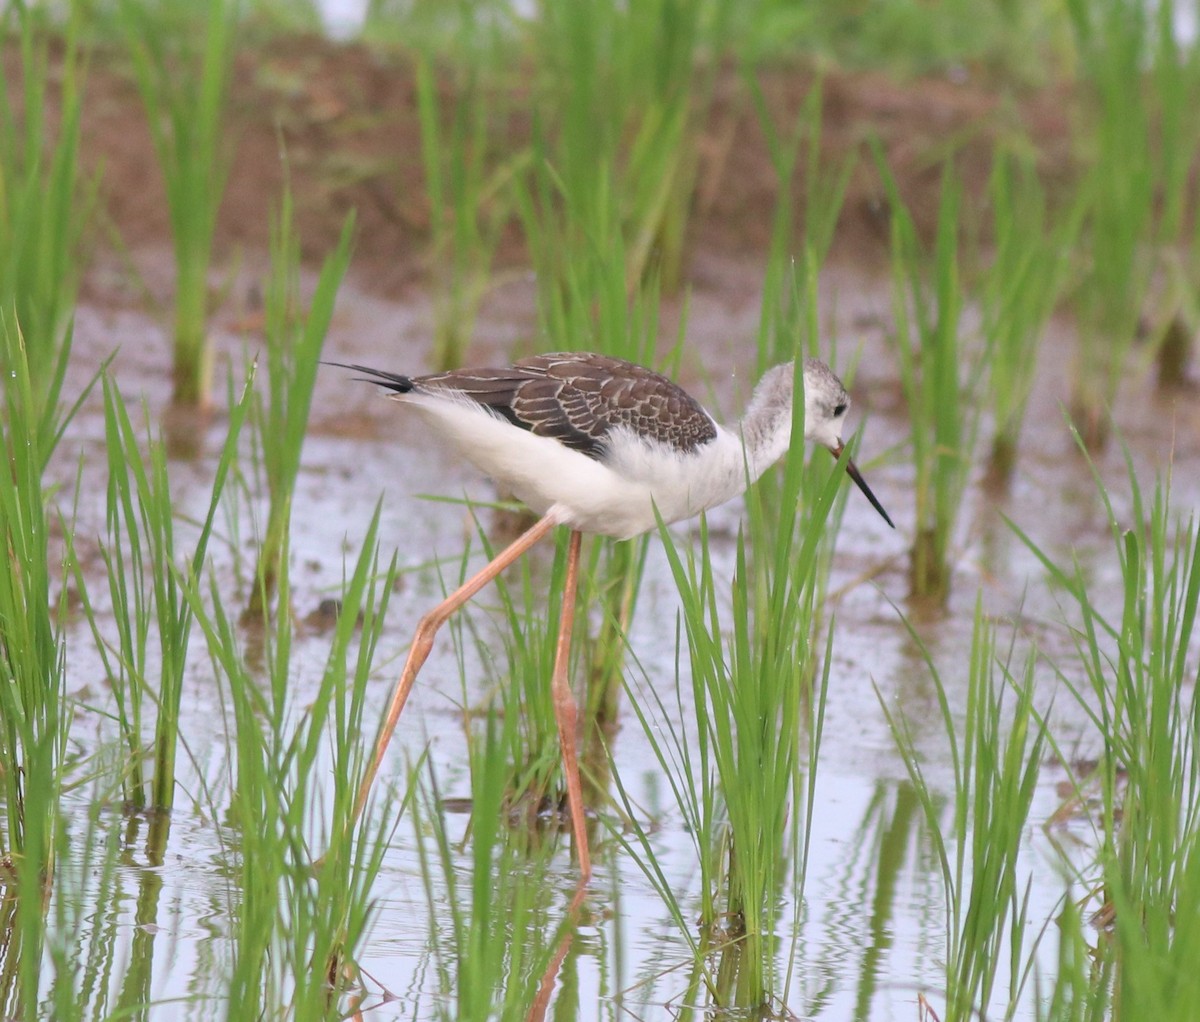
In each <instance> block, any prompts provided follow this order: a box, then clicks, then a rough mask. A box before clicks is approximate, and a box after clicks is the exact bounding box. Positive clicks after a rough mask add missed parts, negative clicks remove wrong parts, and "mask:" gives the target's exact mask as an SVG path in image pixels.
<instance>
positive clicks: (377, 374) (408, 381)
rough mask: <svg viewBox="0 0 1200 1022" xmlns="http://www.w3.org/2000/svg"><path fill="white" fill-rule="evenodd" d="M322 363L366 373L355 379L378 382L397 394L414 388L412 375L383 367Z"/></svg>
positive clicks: (346, 363)
mask: <svg viewBox="0 0 1200 1022" xmlns="http://www.w3.org/2000/svg"><path fill="white" fill-rule="evenodd" d="M321 365H326V366H337V367H338V368H339V369H352V370H354V372H356V373H364V374H365V375H363V376H358V377H355V379H358V380H362V382H364V383H376V384H378V385H379V386H381V387H386V388H387V389H388V390H391V391H395V392H396V393H397V394H407V393H408V392H409V391H411V390H412V389H413V381H412V377H411V376H402V375H400V373H389V372H386V371H384V370H383V369H372V368H371V367H370V366H360V365H355V364H354V363H350V362H322V363H321Z"/></svg>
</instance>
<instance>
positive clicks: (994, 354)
mask: <svg viewBox="0 0 1200 1022" xmlns="http://www.w3.org/2000/svg"><path fill="white" fill-rule="evenodd" d="M988 197H989V200H990V202H989V209H990V213H991V236H992V239H993V252H992V253H991V258H990V260H989V262H988V265H987V268H986V269H985V270H984V271H983V279H982V281H981V282H980V284H979V299H980V305H981V311H982V319H983V322H982V333H983V338H984V341H985V343H986V349H985V350H986V354H985V355H984V358H985V359H986V360H987V362H988V374H987V386H988V397H989V398H990V401H991V411H992V443H991V451H990V454H989V479H990V480H991V482H992V483H993V484H995V485H996V486H999V487H1006V486H1007V485H1008V482H1009V480H1010V479H1011V478H1012V473H1013V470H1014V468H1015V467H1016V461H1017V447H1018V441H1019V438H1020V433H1021V424H1022V422H1023V420H1024V418H1025V408H1026V405H1027V404H1028V402H1029V395H1030V393H1031V391H1032V390H1033V382H1034V379H1035V375H1036V372H1037V365H1038V350H1039V348H1040V346H1041V340H1042V334H1043V332H1044V330H1045V327H1046V323H1047V321H1048V320H1049V318H1050V315H1051V314H1052V313H1053V311H1054V307H1055V305H1056V304H1057V302H1058V299H1059V296H1060V294H1061V292H1062V288H1063V285H1064V283H1065V278H1066V276H1067V274H1068V272H1069V269H1070V254H1071V251H1072V249H1073V247H1074V245H1075V241H1076V238H1077V236H1078V232H1079V226H1080V219H1081V217H1082V213H1083V211H1084V209H1085V208H1086V207H1085V203H1084V202H1081V201H1078V200H1077V201H1075V202H1074V203H1072V204H1071V207H1070V209H1069V210H1068V211H1067V212H1066V213H1065V214H1061V215H1059V216H1053V215H1052V214H1051V213H1050V211H1049V210H1048V208H1047V204H1046V197H1045V193H1044V191H1043V189H1042V187H1041V184H1040V182H1039V181H1038V178H1037V172H1036V170H1035V168H1033V167H1032V166H1030V165H1029V164H1028V163H1027V162H1025V161H1018V160H1016V159H1015V158H1012V157H1006V156H1004V155H1003V154H997V156H996V159H995V162H994V164H993V167H992V174H991V177H990V178H989V181H988Z"/></svg>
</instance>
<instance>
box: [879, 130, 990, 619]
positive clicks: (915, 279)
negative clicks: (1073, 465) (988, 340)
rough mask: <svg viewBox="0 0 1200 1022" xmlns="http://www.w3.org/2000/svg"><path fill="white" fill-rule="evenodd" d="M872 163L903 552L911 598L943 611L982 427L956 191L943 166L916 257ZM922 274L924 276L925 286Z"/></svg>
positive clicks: (898, 205)
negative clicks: (967, 340) (909, 495)
mask: <svg viewBox="0 0 1200 1022" xmlns="http://www.w3.org/2000/svg"><path fill="white" fill-rule="evenodd" d="M875 155H876V162H877V165H878V166H879V169H880V173H881V174H882V176H883V180H884V185H885V187H886V189H887V193H888V198H889V200H890V201H891V204H892V308H893V311H894V316H895V321H896V336H895V352H896V361H897V363H898V365H899V369H900V382H901V385H902V387H903V388H904V395H905V398H906V400H907V403H908V409H909V416H910V417H911V420H912V448H913V463H914V467H915V470H916V478H915V480H914V486H913V504H914V506H915V518H916V535H915V537H914V539H913V546H912V550H911V553H910V569H909V581H910V590H911V593H912V595H913V597H915V598H917V599H924V600H928V601H930V602H932V603H934V604H939V605H940V604H944V603H945V602H946V599H947V598H948V596H949V594H950V580H951V564H950V541H951V538H952V534H953V532H954V526H955V523H956V522H957V519H958V514H959V510H960V508H961V505H962V497H963V492H964V490H965V488H966V483H967V477H968V474H969V472H970V468H971V454H972V451H973V449H974V446H975V437H976V434H977V431H978V426H979V401H978V400H977V397H978V395H979V393H980V387H981V377H982V375H983V373H984V372H985V371H986V368H987V362H986V359H984V358H983V357H982V356H981V355H977V356H976V357H975V358H974V359H973V360H968V359H964V357H963V352H962V350H961V347H960V343H959V336H958V331H959V316H960V313H961V310H962V301H963V294H962V285H961V281H960V278H959V263H958V225H959V204H960V202H961V196H962V188H961V185H960V183H959V180H958V178H957V176H956V175H955V173H954V170H953V168H952V167H950V166H949V165H947V166H946V168H945V171H944V173H943V176H942V187H941V202H940V205H939V207H938V224H937V236H936V239H935V241H934V247H933V251H932V253H929V254H928V255H927V254H926V253H924V252H923V251H922V249H921V244H920V242H919V240H918V238H917V231H916V227H915V225H914V224H913V221H912V217H911V216H910V214H909V213H908V210H907V209H906V207H905V206H904V203H903V200H902V199H901V197H900V193H899V190H898V188H897V187H896V181H895V179H894V178H893V177H892V175H891V172H890V171H889V170H888V168H887V166H886V164H885V162H884V159H883V156H882V153H880V152H879V150H878V148H877V149H876V154H875ZM926 272H928V273H929V274H930V276H931V279H930V280H928V281H927V280H926Z"/></svg>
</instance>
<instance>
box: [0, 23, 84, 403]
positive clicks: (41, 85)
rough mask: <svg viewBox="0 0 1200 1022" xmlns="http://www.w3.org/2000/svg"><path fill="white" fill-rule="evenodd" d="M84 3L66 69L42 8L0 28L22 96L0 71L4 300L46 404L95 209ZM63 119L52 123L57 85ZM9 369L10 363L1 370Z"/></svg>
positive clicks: (0, 279) (71, 28)
mask: <svg viewBox="0 0 1200 1022" xmlns="http://www.w3.org/2000/svg"><path fill="white" fill-rule="evenodd" d="M79 20H80V19H79V17H78V8H77V7H72V13H71V16H70V17H69V18H68V21H67V24H66V27H65V36H64V38H63V47H62V50H61V57H59V58H58V59H59V61H60V66H59V67H58V68H54V69H52V68H51V56H50V49H51V47H50V39H51V35H52V32H51V28H50V25H49V24H48V19H47V15H46V12H45V10H44V9H42V8H41V7H37V6H35V7H30V6H28V5H26V4H13V5H7V6H6V7H5V9H4V12H3V14H0V32H2V33H3V35H4V38H5V39H6V40H7V39H8V37H9V34H10V32H11V31H12V23H13V22H14V21H15V22H16V23H17V33H16V35H17V38H18V42H19V47H20V58H21V63H20V68H21V70H20V77H19V87H20V93H21V103H20V106H19V108H17V107H15V105H14V103H13V101H12V98H11V96H10V94H9V86H8V79H7V76H0V307H2V308H3V309H4V312H5V315H6V316H14V315H15V322H16V323H18V324H20V327H21V329H22V330H23V331H24V335H25V339H26V353H25V358H26V360H27V362H28V372H29V375H30V383H31V385H32V387H33V394H34V396H35V397H36V398H38V400H39V401H41V402H42V403H44V404H46V405H47V406H49V407H53V406H54V404H55V400H54V396H53V392H54V391H55V390H56V389H57V388H56V384H55V374H56V370H57V369H58V368H59V366H60V364H61V362H60V359H59V357H58V354H59V350H60V349H61V348H62V347H63V345H64V344H68V343H69V339H70V321H71V317H72V315H73V307H74V300H75V291H76V287H77V285H78V280H79V259H80V249H81V247H82V238H83V233H84V228H85V226H86V225H87V222H88V219H89V213H90V207H91V198H92V197H91V194H90V190H86V191H85V189H84V188H83V185H82V182H81V174H80V169H79V160H78V149H79V115H80V104H81V100H82V77H83V69H82V60H81V58H80V56H79V47H78V31H79ZM52 81H54V82H56V83H57V91H58V107H59V115H58V123H57V129H56V130H54V131H52V130H51V123H52V121H51V118H50V116H49V115H50V109H51V107H52V105H53V104H52V102H51V99H50V92H51V89H50V86H51V82H52ZM6 368H12V367H11V366H10V365H9V363H8V362H7V360H6V361H5V362H4V363H0V369H6Z"/></svg>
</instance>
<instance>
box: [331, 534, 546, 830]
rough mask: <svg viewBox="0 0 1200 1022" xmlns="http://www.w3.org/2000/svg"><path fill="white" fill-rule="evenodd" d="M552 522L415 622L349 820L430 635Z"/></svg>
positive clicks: (366, 790)
mask: <svg viewBox="0 0 1200 1022" xmlns="http://www.w3.org/2000/svg"><path fill="white" fill-rule="evenodd" d="M556 524H557V523H556V522H555V521H554V520H553V519H552V518H550V517H549V516H547V517H545V518H542V519H540V520H539V521H538V522H537V523H536V524H535V525H533V527H532V528H530V529H528V530H527V531H526V532H524V533H522V534H521V535H520V536H518V537H517V538H516V539H515V540H513V542H512V543H511V544H509V545H508V546H507V547H505V548H504V550H502V551H501V552H500V553H499V554H497V555H496V557H495V558H494V559H493V560H492V561H491V562H490V563H489V564H488V565H487V566H486V567H485V568H484V569H483V570H482V571H480V572H479V573H478V574H475V575H472V576H471V577H470V578H469V579H467V581H466V582H464V583H463V584H462V585H461V586H459V587H458V588H457V589H456V590H455V591H454V592H452V593H451V594H450V595H449V596H447V597H446V598H445V599H444V600H443V601H442V602H441V603H439V604H438V605H437V606H436V607H434V608H433V610H431V611H430V612H429V613H428V614H426V615H425V616H424V617H423V618H421V622H420V624H418V625H417V632H416V635H414V636H413V641H412V645H411V646H410V647H409V649H408V659H407V660H406V661H405V662H404V670H403V671H401V672H400V680H399V681H397V682H396V691H395V692H394V693H392V701H391V704H390V705H389V706H388V711H387V716H386V718H384V722H383V727H382V728H381V729H380V731H379V738H378V739H377V740H376V742H375V755H374V756H373V757H372V758H371V765H370V766H369V767H368V768H367V773H366V775H365V776H364V777H363V781H362V786H361V787H360V788H359V789H358V798H357V799H356V800H355V803H354V817H353V819H352V823H353V822H357V820H358V818H359V817H360V816H361V815H362V811H363V807H364V806H365V805H366V804H367V796H368V795H369V794H370V792H371V784H372V783H373V782H374V780H375V775H376V774H377V773H378V772H379V764H380V763H382V762H383V754H384V753H385V752H386V751H387V747H388V742H390V741H391V740H392V733H393V732H394V731H395V730H396V723H397V721H399V719H400V713H401V711H402V710H403V709H404V704H405V702H407V701H408V693H409V691H410V690H411V689H412V687H413V682H414V681H416V679H417V672H418V671H419V670H420V669H421V665H422V664H424V663H425V661H426V660H427V659H428V657H429V651H430V650H431V649H432V648H433V637H434V635H435V634H436V632H437V630H438V629H439V628H441V626H442V625H443V624H445V622H446V619H447V618H448V617H450V615H451V614H453V613H454V612H455V611H456V610H458V608H459V607H461V606H462V605H463V604H464V603H466V602H467V601H468V600H469V599H470V598H471V597H472V596H474V595H475V594H476V593H477V592H479V590H480V589H482V588H483V587H484V586H485V585H487V584H488V583H489V582H490V581H492V579H494V578H495V577H496V576H497V575H499V574H500V572H502V571H503V570H504V569H505V568H507V567H508V566H509V565H510V564H512V563H513V561H515V560H516V559H517V558H518V557H520V556H521V555H522V554H523V553H525V552H526V551H527V550H528V549H529V548H530V547H532V546H533V545H534V544H535V543H537V542H538V540H540V539H542V538H544V537H545V536H546V534H547V533H549V532H551V531H552V530H553V529H554V526H555V525H556ZM568 635H569V630H568ZM569 694H570V693H569V692H568V695H569Z"/></svg>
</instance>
